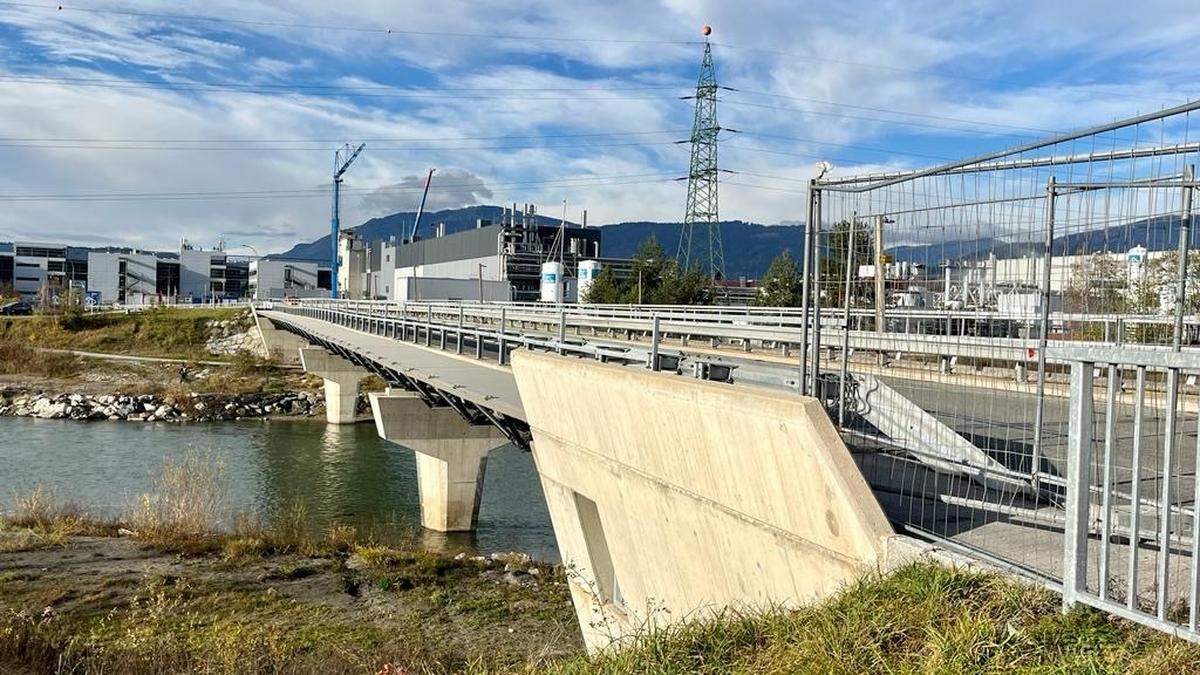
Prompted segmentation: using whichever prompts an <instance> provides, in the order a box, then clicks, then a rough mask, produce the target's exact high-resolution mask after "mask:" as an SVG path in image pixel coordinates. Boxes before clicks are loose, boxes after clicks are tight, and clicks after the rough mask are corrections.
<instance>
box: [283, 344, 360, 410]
mask: <svg viewBox="0 0 1200 675" xmlns="http://www.w3.org/2000/svg"><path fill="white" fill-rule="evenodd" d="M299 351H300V364H301V365H302V366H303V367H304V371H305V372H308V373H312V374H313V375H319V376H321V377H322V378H324V379H325V421H326V422H328V423H329V424H353V423H354V422H355V420H356V419H357V417H358V414H357V407H358V385H359V383H360V382H362V381H363V378H365V377H366V376H367V371H365V370H363V369H362V368H359V367H358V366H356V365H354V364H353V363H350V362H349V361H347V360H346V359H343V358H342V357H340V356H335V355H333V354H330V353H329V352H327V351H325V350H324V349H323V348H321V347H302V348H300V350H299Z"/></svg>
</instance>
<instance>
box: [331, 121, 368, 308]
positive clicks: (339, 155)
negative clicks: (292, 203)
mask: <svg viewBox="0 0 1200 675" xmlns="http://www.w3.org/2000/svg"><path fill="white" fill-rule="evenodd" d="M365 147H367V144H366V143H359V144H358V147H357V148H355V147H352V146H351V145H350V144H349V143H347V144H345V145H344V146H342V147H340V148H338V150H337V151H336V152H334V153H333V218H332V223H331V226H330V231H331V234H332V236H333V241H332V242H331V244H330V246H331V247H332V249H333V264H332V265H331V266H330V275H329V294H330V295H331V296H332V297H334V298H336V297H338V229H339V225H340V223H339V221H338V208H339V206H340V202H341V198H342V176H343V175H345V173H346V169H349V168H350V165H351V164H353V163H354V160H355V159H357V158H358V155H359V153H361V152H362V151H363V148H365Z"/></svg>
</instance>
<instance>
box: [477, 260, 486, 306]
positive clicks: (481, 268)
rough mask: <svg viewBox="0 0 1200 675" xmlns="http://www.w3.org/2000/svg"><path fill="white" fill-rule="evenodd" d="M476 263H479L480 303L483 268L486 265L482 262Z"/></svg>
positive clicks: (480, 298)
mask: <svg viewBox="0 0 1200 675" xmlns="http://www.w3.org/2000/svg"><path fill="white" fill-rule="evenodd" d="M478 264H479V302H480V304H482V303H483V268H484V267H487V265H484V264H483V263H478Z"/></svg>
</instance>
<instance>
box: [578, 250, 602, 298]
mask: <svg viewBox="0 0 1200 675" xmlns="http://www.w3.org/2000/svg"><path fill="white" fill-rule="evenodd" d="M598 276H600V261H599V260H583V261H581V262H580V263H579V302H587V296H588V292H589V291H591V290H592V284H593V283H595V282H596V277H598Z"/></svg>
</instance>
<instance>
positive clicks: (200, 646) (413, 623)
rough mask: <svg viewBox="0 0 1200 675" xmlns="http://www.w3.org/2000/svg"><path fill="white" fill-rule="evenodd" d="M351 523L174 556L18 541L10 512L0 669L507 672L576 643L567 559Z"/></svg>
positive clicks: (130, 541)
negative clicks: (392, 536)
mask: <svg viewBox="0 0 1200 675" xmlns="http://www.w3.org/2000/svg"><path fill="white" fill-rule="evenodd" d="M353 537H354V533H353V532H345V531H342V532H338V531H334V532H331V533H330V536H329V537H328V538H327V539H325V540H324V541H308V542H303V541H296V542H288V541H286V540H281V539H280V538H278V537H271V536H242V537H236V538H228V539H225V540H224V541H217V540H213V541H212V542H211V544H212V545H213V547H214V549H213V550H212V551H210V552H204V553H196V554H190V555H182V556H181V555H178V554H177V553H175V552H171V551H164V550H162V549H159V548H156V547H155V546H154V545H150V544H147V543H146V542H143V541H139V540H138V539H136V538H134V537H131V536H123V537H118V536H69V537H66V538H62V539H58V540H55V539H54V535H53V534H49V535H45V536H43V537H35V538H32V539H24V540H23V539H22V538H21V535H20V534H17V533H14V531H13V530H12V528H11V527H10V531H9V532H6V533H0V670H2V671H3V672H13V671H14V670H15V671H16V672H31V673H33V672H75V673H100V672H103V673H180V672H211V673H260V672H261V673H267V672H271V673H317V672H319V673H375V672H378V671H379V670H380V669H381V668H382V667H383V666H384V665H385V664H391V665H392V666H393V670H392V672H405V671H404V670H400V668H405V669H407V672H411V673H418V672H459V671H463V670H469V669H472V670H477V671H491V672H512V671H514V670H519V669H525V668H527V667H529V666H530V665H533V664H548V663H550V662H553V661H556V660H560V659H564V658H569V657H572V656H577V655H579V654H580V653H581V650H582V644H581V640H580V637H579V631H578V628H577V627H576V625H575V616H574V613H573V611H572V610H571V605H570V598H569V596H568V593H567V589H566V586H565V583H566V582H565V577H564V575H563V572H562V569H561V568H559V567H553V566H548V565H543V564H537V563H533V562H530V561H529V560H528V559H527V558H525V557H523V556H521V555H518V554H513V555H507V556H495V557H494V558H493V557H488V558H482V557H475V558H467V557H458V558H453V557H447V556H443V555H439V554H434V553H427V552H423V551H419V550H404V549H399V548H390V547H385V546H378V545H370V544H360V543H355V542H354V541H353ZM201 543H203V542H201ZM5 549H8V550H5Z"/></svg>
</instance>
